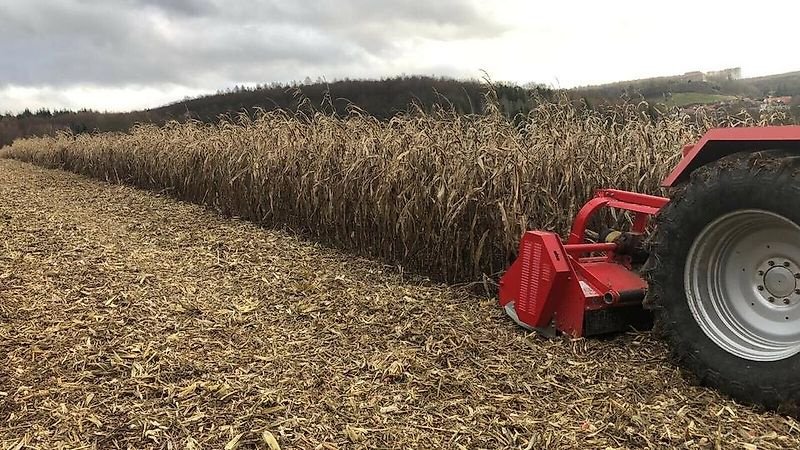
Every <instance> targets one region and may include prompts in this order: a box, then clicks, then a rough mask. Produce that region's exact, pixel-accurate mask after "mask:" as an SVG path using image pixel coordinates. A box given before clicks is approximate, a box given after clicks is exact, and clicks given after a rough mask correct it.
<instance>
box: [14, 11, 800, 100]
mask: <svg viewBox="0 0 800 450" xmlns="http://www.w3.org/2000/svg"><path fill="white" fill-rule="evenodd" d="M798 13H800V2H796V1H773V0H762V1H760V2H757V3H752V2H733V1H716V0H715V1H704V0H691V1H686V0H669V1H661V2H645V1H632V0H631V1H577V0H557V1H547V0H546V1H533V0H491V1H490V0H484V1H477V0H474V1H473V0H327V1H326V0H252V1H245V0H95V1H93V0H0V112H4V111H19V110H21V109H23V108H25V107H30V108H32V109H35V108H39V107H49V108H63V107H68V108H81V107H89V108H94V109H100V110H114V111H125V110H131V109H139V108H144V107H151V106H157V105H161V104H164V103H167V102H170V101H173V100H177V99H180V98H182V97H184V96H193V95H198V94H202V93H209V92H214V91H216V90H218V89H222V88H225V87H231V86H233V85H237V84H256V83H267V82H274V81H278V82H287V81H292V80H298V81H299V80H303V79H304V78H306V77H310V78H312V79H317V78H318V77H322V78H325V79H327V80H334V79H337V78H344V77H350V78H365V77H366V78H375V77H383V76H392V75H399V74H430V75H446V76H453V77H458V78H479V77H481V76H482V71H486V72H487V73H488V74H489V75H490V76H491V77H492V78H493V79H496V80H504V81H514V82H519V83H527V82H538V83H545V84H550V85H554V86H560V87H572V86H576V85H586V84H597V83H603V82H609V81H617V80H623V79H633V78H643V77H649V76H658V75H669V74H678V73H683V72H687V71H691V70H703V71H706V70H715V69H721V68H726V67H735V66H739V67H742V69H743V74H744V76H757V75H763V74H770V73H779V72H787V71H792V70H800V60H798V59H797V58H796V57H795V55H796V54H797V53H796V48H797V38H796V34H795V32H794V30H795V25H794V23H793V21H794V19H796V18H797V17H798Z"/></svg>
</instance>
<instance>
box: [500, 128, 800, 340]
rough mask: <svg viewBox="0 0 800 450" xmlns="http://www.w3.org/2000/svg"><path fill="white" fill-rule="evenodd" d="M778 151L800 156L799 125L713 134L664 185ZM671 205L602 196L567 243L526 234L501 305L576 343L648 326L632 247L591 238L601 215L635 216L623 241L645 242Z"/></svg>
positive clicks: (629, 195)
mask: <svg viewBox="0 0 800 450" xmlns="http://www.w3.org/2000/svg"><path fill="white" fill-rule="evenodd" d="M774 148H781V149H787V150H800V126H781V127H751V128H725V129H714V130H710V131H709V132H708V133H706V135H705V136H703V137H702V139H700V140H699V141H698V142H697V143H696V144H694V145H687V146H686V147H684V149H683V158H682V159H681V161H680V162H679V163H678V165H677V166H676V167H675V169H674V170H673V171H672V172H671V173H670V174H669V176H667V178H665V179H664V181H663V182H662V186H664V187H672V186H676V185H677V184H679V183H681V182H682V181H684V180H685V179H686V178H687V177H688V176H689V174H690V173H691V172H692V171H693V170H695V169H697V168H698V167H701V166H703V165H705V164H708V163H710V162H713V161H716V160H718V159H720V158H722V157H724V156H727V155H730V154H733V153H737V152H743V151H747V152H754V151H758V150H767V149H774ZM668 202H669V199H667V198H664V197H656V196H652V195H644V194H637V193H634V192H626V191H620V190H615V189H604V190H600V191H598V192H597V194H596V196H595V197H594V198H593V199H592V200H590V201H589V202H588V203H587V204H586V205H585V206H584V207H583V208H582V209H581V210H580V212H579V213H578V216H577V217H576V219H575V223H574V225H573V227H572V230H571V231H570V234H569V236H568V238H567V240H566V242H565V243H562V240H561V238H560V237H559V236H558V235H557V234H555V233H550V232H545V231H528V232H526V233H525V234H524V235H523V236H522V240H521V242H520V247H519V255H518V257H517V260H516V261H515V262H514V264H512V266H511V267H510V268H509V269H508V271H507V272H506V273H505V275H504V276H503V277H502V278H501V280H500V305H501V306H503V307H504V308H505V309H506V311H507V312H508V313H509V315H511V316H512V317H513V318H514V319H515V320H516V321H517V322H518V323H520V324H521V325H523V326H526V327H528V328H533V329H537V330H539V331H543V332H545V333H548V334H550V333H554V332H555V331H556V330H558V331H561V332H563V333H567V334H569V335H572V336H575V337H578V336H586V335H593V334H601V333H607V332H613V331H618V330H622V329H625V328H626V327H628V326H630V325H634V326H635V325H636V324H638V323H646V322H647V320H648V319H649V316H648V315H647V314H645V313H644V311H642V308H641V301H642V299H643V298H644V295H645V293H646V290H647V284H646V282H645V281H644V280H643V279H642V278H641V277H640V276H639V274H638V273H637V272H636V271H635V268H634V267H633V261H632V255H631V254H630V248H628V246H627V245H625V243H624V242H622V241H619V240H612V241H611V242H599V243H586V242H585V235H586V230H587V224H588V223H589V221H590V219H591V218H592V217H593V216H594V215H595V214H596V213H597V212H598V211H599V210H600V209H602V208H614V209H620V210H626V211H630V212H631V213H633V223H632V226H631V230H630V232H629V233H623V234H620V235H621V236H625V235H627V236H636V235H641V234H642V233H644V231H645V229H646V227H647V224H648V221H649V220H650V218H651V217H652V216H653V215H655V214H656V213H657V212H658V211H659V210H660V209H661V208H662V207H663V206H664V205H666V204H667V203H668ZM645 326H646V325H645Z"/></svg>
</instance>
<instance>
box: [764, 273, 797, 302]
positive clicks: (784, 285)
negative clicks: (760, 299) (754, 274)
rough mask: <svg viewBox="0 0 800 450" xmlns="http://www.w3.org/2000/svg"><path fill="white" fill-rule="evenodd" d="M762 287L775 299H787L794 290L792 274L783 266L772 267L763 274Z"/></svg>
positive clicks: (794, 284)
mask: <svg viewBox="0 0 800 450" xmlns="http://www.w3.org/2000/svg"><path fill="white" fill-rule="evenodd" d="M764 287H765V288H766V289H767V292H769V293H770V294H771V295H772V296H774V297H776V298H784V297H788V296H790V295H791V294H793V293H794V291H795V289H796V283H795V278H794V273H792V271H791V270H789V269H788V268H786V267H783V266H780V267H777V266H776V267H773V268H771V269H769V270H768V271H767V273H765V274H764Z"/></svg>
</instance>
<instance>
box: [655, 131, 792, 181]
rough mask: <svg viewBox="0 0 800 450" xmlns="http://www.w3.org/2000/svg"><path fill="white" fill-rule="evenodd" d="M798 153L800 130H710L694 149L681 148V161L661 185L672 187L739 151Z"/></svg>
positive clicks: (688, 146)
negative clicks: (710, 164) (694, 171)
mask: <svg viewBox="0 0 800 450" xmlns="http://www.w3.org/2000/svg"><path fill="white" fill-rule="evenodd" d="M775 147H780V148H790V149H800V126H797V125H792V126H778V127H746V128H716V129H713V130H709V131H708V132H707V133H706V134H705V135H704V136H703V137H702V138H701V139H700V140H699V141H697V143H696V144H694V145H687V146H686V147H684V148H683V158H682V159H681V160H680V162H678V165H677V166H675V168H674V169H673V170H672V172H671V173H670V174H669V175H668V176H667V177H666V178H665V179H664V181H662V182H661V185H662V186H664V187H672V186H675V185H676V184H678V183H679V182H681V181H683V180H685V179H686V177H688V176H689V174H690V173H691V172H692V171H693V170H694V169H697V168H698V167H701V166H703V165H705V164H708V163H709V162H712V161H716V160H717V159H720V158H722V157H724V156H726V155H730V154H732V153H736V152H740V151H756V150H765V149H769V148H775Z"/></svg>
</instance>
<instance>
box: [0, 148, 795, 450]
mask: <svg viewBox="0 0 800 450" xmlns="http://www.w3.org/2000/svg"><path fill="white" fill-rule="evenodd" d="M0 180H2V182H0V198H2V199H3V201H2V202H0V233H2V236H3V241H2V245H1V246H0V294H2V301H0V448H3V449H9V448H10V449H14V450H19V449H23V448H26V449H27V448H37V449H56V448H72V449H77V448H100V449H107V448H137V449H146V448H189V449H199V448H208V449H221V448H225V449H234V448H240V449H256V448H257V449H268V448H270V449H272V448H277V447H275V444H277V445H279V446H280V448H284V449H288V448H309V449H311V448H322V449H331V448H520V449H539V448H563V449H574V448H600V449H603V448H640V447H651V448H751V449H753V448H759V449H762V448H763V449H770V448H797V447H798V446H800V425H798V423H797V422H796V421H795V420H794V419H792V418H789V417H783V416H780V415H776V414H773V413H763V412H758V411H755V410H753V409H751V408H748V407H742V406H740V405H737V404H735V403H734V402H732V401H730V400H727V399H725V398H723V397H721V396H719V395H718V394H716V393H715V392H713V391H710V390H707V389H705V388H701V387H696V386H694V385H692V384H691V382H690V381H688V380H687V379H686V378H684V377H682V376H681V374H680V373H679V372H678V370H677V369H675V368H674V367H673V365H672V364H671V363H670V362H669V361H668V360H667V359H666V355H667V352H666V350H665V348H664V347H663V346H662V345H661V344H660V343H659V342H658V341H656V340H654V338H653V337H652V336H651V335H650V334H649V333H642V334H625V335H621V336H618V337H615V338H613V339H609V340H600V339H589V340H570V339H565V338H561V339H554V340H546V339H543V338H539V337H537V336H535V335H531V334H528V333H525V332H524V331H522V330H520V329H519V328H517V327H516V326H514V325H513V324H511V323H510V321H509V320H507V319H506V318H505V317H504V315H503V313H502V312H501V311H500V310H499V308H498V307H497V306H496V305H495V301H494V300H493V299H492V298H476V297H473V296H471V295H469V294H468V293H467V292H465V291H463V290H461V289H459V288H455V287H448V286H445V285H441V284H436V283H433V282H430V281H426V280H424V279H419V278H408V277H405V276H404V275H403V274H402V273H401V272H399V271H398V270H396V269H394V268H392V267H387V266H384V265H381V264H379V263H376V262H371V261H368V260H365V259H360V258H355V257H353V256H352V255H349V254H346V253H341V252H339V251H336V250H332V249H329V248H326V247H323V246H320V245H319V244H315V243H312V242H309V241H305V240H301V239H299V238H297V237H295V236H293V235H290V234H287V233H284V232H280V231H270V230H266V229H263V228H260V227H257V226H254V225H253V224H251V223H248V222H244V221H240V220H233V219H225V218H222V217H220V216H218V215H217V214H215V213H213V212H211V211H208V210H207V209H204V208H203V207H200V206H196V205H192V204H188V203H182V202H179V201H176V200H173V199H171V198H168V197H165V196H163V195H157V194H154V193H149V192H146V191H141V190H136V189H132V188H130V187H125V186H119V185H111V184H106V183H103V182H98V181H93V180H90V179H87V178H83V177H81V176H78V175H74V174H69V173H66V172H62V171H53V170H45V169H41V168H37V167H35V166H32V165H28V164H25V163H22V162H17V161H12V160H7V159H6V160H0ZM272 439H274V441H272ZM270 444H272V445H273V447H270Z"/></svg>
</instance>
